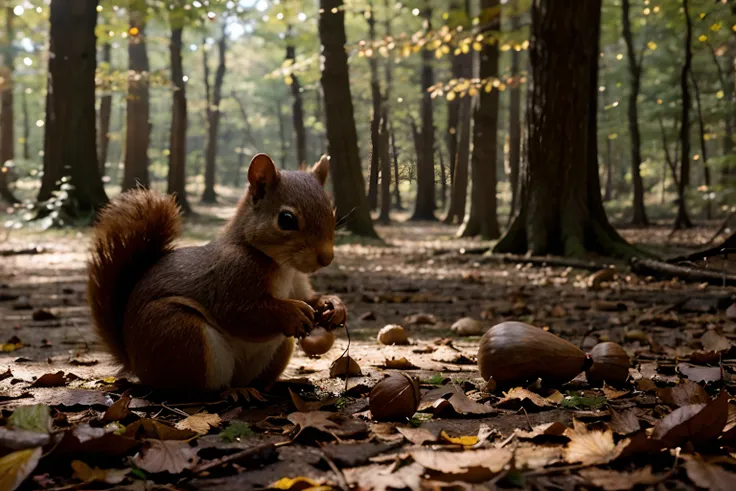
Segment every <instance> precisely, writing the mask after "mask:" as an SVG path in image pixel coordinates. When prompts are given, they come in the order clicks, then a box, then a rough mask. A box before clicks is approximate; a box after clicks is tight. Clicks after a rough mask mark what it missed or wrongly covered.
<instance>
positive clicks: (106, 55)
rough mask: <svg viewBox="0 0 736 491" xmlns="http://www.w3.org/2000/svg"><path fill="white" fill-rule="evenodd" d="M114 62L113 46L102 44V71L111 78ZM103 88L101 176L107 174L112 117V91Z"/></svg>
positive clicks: (99, 144)
mask: <svg viewBox="0 0 736 491" xmlns="http://www.w3.org/2000/svg"><path fill="white" fill-rule="evenodd" d="M111 62H112V44H110V40H109V39H108V40H105V42H104V43H102V63H101V65H102V66H101V67H98V68H101V70H100V71H102V72H103V73H105V74H106V75H107V76H108V78H109V77H110V63H111ZM107 85H108V87H104V86H103V88H102V89H103V90H105V89H107V92H106V93H105V94H104V95H103V96H102V97H101V98H100V111H99V116H98V119H99V123H98V132H97V140H98V142H97V149H98V150H97V153H98V155H97V163H98V164H99V166H100V174H102V175H104V174H105V163H107V152H108V149H109V148H110V117H111V116H112V90H111V88H110V87H109V85H110V84H107Z"/></svg>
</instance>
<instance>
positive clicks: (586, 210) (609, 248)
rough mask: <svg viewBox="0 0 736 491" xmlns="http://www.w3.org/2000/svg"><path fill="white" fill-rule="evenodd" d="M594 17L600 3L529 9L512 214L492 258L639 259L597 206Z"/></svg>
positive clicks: (553, 1) (554, 3)
mask: <svg viewBox="0 0 736 491" xmlns="http://www.w3.org/2000/svg"><path fill="white" fill-rule="evenodd" d="M573 7H574V8H573ZM600 14H601V0H587V1H585V2H573V1H572V0H568V1H559V0H538V1H535V2H534V4H533V6H532V9H531V15H532V25H531V44H530V48H529V57H530V62H531V68H530V73H531V81H532V83H531V84H530V86H529V95H528V104H527V107H528V111H527V118H526V124H527V135H526V138H527V147H528V155H527V159H525V160H524V162H523V165H522V171H523V178H522V179H521V182H522V183H523V184H522V186H521V192H520V201H519V209H518V212H517V214H516V217H515V218H514V221H513V222H512V224H511V226H510V228H509V229H508V230H507V231H506V234H505V235H504V236H503V238H502V239H501V240H500V241H499V243H498V244H497V245H496V247H495V248H494V252H508V253H526V252H530V253H531V254H533V255H546V254H555V255H565V256H583V255H585V253H586V252H589V251H595V252H598V253H601V254H604V255H617V256H623V257H630V256H632V255H634V254H640V253H641V252H640V251H637V250H636V249H635V248H634V247H632V246H630V245H629V244H627V243H626V242H625V241H624V240H623V239H622V238H621V237H620V236H619V235H618V234H617V233H616V231H615V230H614V229H613V227H612V226H611V225H610V224H609V222H608V219H607V218H606V214H605V211H604V209H603V203H602V201H601V195H600V179H599V177H598V163H597V154H598V151H597V143H596V141H597V138H596V126H597V122H596V119H597V108H598V104H597V94H598V58H599V55H598V54H599V37H600Z"/></svg>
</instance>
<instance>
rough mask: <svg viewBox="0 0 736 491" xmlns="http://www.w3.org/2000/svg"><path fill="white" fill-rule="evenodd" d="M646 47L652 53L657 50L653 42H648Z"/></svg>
mask: <svg viewBox="0 0 736 491" xmlns="http://www.w3.org/2000/svg"><path fill="white" fill-rule="evenodd" d="M647 47H648V48H649V49H651V50H652V51H654V50H655V49H657V43H655V42H654V41H649V42H648V43H647Z"/></svg>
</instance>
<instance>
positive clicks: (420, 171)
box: [411, 0, 437, 220]
mask: <svg viewBox="0 0 736 491" xmlns="http://www.w3.org/2000/svg"><path fill="white" fill-rule="evenodd" d="M423 17H424V26H425V32H431V31H432V7H431V5H430V0H425V2H424V9H423ZM433 57H434V51H432V50H429V49H427V47H426V46H425V47H424V48H423V49H422V106H421V115H422V132H421V149H422V151H421V155H418V156H417V157H418V162H417V199H416V204H415V207H414V214H413V215H412V217H411V219H412V220H436V219H437V217H435V215H434V210H435V207H436V203H435V190H434V187H435V183H434V115H433V113H432V96H431V94H430V93H429V90H428V89H429V88H430V87H431V86H432V85H433V84H434V71H433V69H432V59H433Z"/></svg>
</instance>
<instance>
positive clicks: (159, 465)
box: [133, 440, 199, 474]
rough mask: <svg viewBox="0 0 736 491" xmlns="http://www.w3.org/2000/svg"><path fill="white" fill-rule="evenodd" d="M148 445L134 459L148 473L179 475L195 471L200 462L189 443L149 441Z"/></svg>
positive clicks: (195, 451) (195, 450)
mask: <svg viewBox="0 0 736 491" xmlns="http://www.w3.org/2000/svg"><path fill="white" fill-rule="evenodd" d="M148 444H149V446H148V447H146V448H144V449H143V450H142V451H141V453H140V454H138V455H136V456H135V458H134V459H133V463H135V465H136V466H138V467H140V468H141V469H143V470H144V471H146V472H151V473H157V472H168V473H170V474H179V473H180V472H182V471H184V470H185V469H193V468H194V466H195V465H197V462H198V461H199V458H198V457H197V449H196V448H194V447H191V446H190V445H189V444H188V443H187V442H182V441H173V440H168V441H163V440H148Z"/></svg>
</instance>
